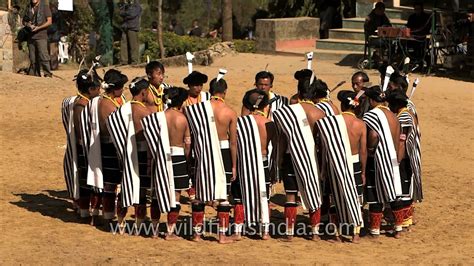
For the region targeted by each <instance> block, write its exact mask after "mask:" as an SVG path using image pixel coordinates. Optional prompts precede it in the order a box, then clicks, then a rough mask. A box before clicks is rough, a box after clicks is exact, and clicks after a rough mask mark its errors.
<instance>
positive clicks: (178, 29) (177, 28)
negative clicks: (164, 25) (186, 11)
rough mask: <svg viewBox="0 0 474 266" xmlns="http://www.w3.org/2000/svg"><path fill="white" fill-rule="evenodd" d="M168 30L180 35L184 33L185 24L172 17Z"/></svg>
mask: <svg viewBox="0 0 474 266" xmlns="http://www.w3.org/2000/svg"><path fill="white" fill-rule="evenodd" d="M168 30H169V31H171V32H174V34H176V35H179V36H183V35H184V28H183V26H181V23H179V22H178V20H177V19H176V18H173V19H171V22H170V25H169V27H168Z"/></svg>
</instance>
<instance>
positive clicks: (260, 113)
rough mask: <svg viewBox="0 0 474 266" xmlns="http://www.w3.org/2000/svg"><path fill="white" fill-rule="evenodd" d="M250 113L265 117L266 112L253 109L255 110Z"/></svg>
mask: <svg viewBox="0 0 474 266" xmlns="http://www.w3.org/2000/svg"><path fill="white" fill-rule="evenodd" d="M252 114H254V115H261V116H263V117H267V114H266V113H265V112H262V111H260V110H255V111H253V112H252Z"/></svg>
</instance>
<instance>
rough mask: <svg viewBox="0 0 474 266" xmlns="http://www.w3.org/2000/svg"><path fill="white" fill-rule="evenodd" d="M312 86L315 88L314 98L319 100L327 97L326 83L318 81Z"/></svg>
mask: <svg viewBox="0 0 474 266" xmlns="http://www.w3.org/2000/svg"><path fill="white" fill-rule="evenodd" d="M313 85H314V87H315V91H314V98H316V99H320V98H326V97H327V96H328V94H329V88H328V85H327V84H326V82H324V81H322V80H320V79H318V80H315V81H314V82H313Z"/></svg>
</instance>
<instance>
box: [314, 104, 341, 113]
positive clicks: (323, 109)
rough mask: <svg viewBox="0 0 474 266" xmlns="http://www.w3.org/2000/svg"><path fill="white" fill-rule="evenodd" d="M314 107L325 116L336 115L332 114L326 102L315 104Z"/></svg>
mask: <svg viewBox="0 0 474 266" xmlns="http://www.w3.org/2000/svg"><path fill="white" fill-rule="evenodd" d="M315 105H316V107H318V108H319V109H320V110H321V111H323V112H324V113H325V114H326V116H332V115H336V113H335V112H334V109H332V106H331V104H330V103H328V102H319V103H317V104H315Z"/></svg>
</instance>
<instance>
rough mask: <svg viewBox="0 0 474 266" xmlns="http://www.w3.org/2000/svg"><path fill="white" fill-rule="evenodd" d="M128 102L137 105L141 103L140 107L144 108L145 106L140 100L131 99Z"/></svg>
mask: <svg viewBox="0 0 474 266" xmlns="http://www.w3.org/2000/svg"><path fill="white" fill-rule="evenodd" d="M130 102H131V103H136V104H139V105H141V106H142V107H145V108H146V106H145V104H144V103H142V102H139V101H135V100H131V101H130Z"/></svg>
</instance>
